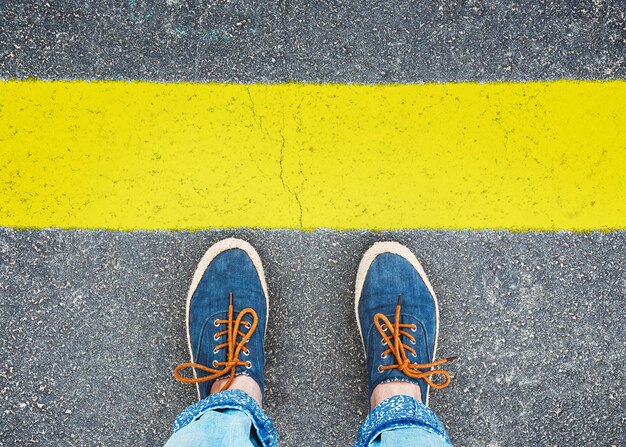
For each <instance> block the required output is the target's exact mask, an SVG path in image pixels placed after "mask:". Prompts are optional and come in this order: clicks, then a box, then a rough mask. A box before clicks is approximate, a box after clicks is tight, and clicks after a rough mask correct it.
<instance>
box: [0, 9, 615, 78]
mask: <svg viewBox="0 0 626 447" xmlns="http://www.w3.org/2000/svg"><path fill="white" fill-rule="evenodd" d="M28 77H35V78H44V79H66V78H67V79H146V80H156V81H181V80H193V81H232V82H245V83H251V82H284V81H289V80H295V81H305V82H341V83H381V82H382V83H387V82H401V83H404V82H410V83H413V82H429V81H441V82H445V81H494V80H506V81H519V80H534V79H539V80H544V79H559V78H574V79H620V78H624V77H626V2H624V0H611V1H599V0H593V1H592V0H586V1H538V0H521V1H513V0H502V1H496V0H487V1H477V0H468V1H462V2H461V1H456V0H436V1H425V2H417V1H407V0H400V1H391V2H386V1H379V0H353V1H338V2H336V1H321V2H320V1H318V2H312V1H308V0H291V1H287V0H282V1H267V0H253V1H216V0H209V1H191V0H157V1H141V0H130V1H124V2H122V1H112V0H98V1H95V0H73V1H69V0H66V1H50V2H42V1H39V0H30V1H8V0H0V78H4V79H7V78H28Z"/></svg>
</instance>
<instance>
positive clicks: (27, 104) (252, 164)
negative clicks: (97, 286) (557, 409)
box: [0, 81, 626, 231]
mask: <svg viewBox="0 0 626 447" xmlns="http://www.w3.org/2000/svg"><path fill="white" fill-rule="evenodd" d="M625 172H626V82H624V81H613V82H582V81H559V82H535V83H522V84H512V83H495V84H475V83H461V84H438V85H437V84H427V85H384V86H383V85H378V86H363V85H315V84H279V85H249V86H246V85H237V84H188V83H180V84H178V83H177V84H157V83H146V82H132V83H127V82H84V81H76V82H65V81H54V82H44V81H6V82H0V225H2V226H10V227H17V228H42V227H62V228H107V229H124V230H132V229H201V228H218V227H242V226H250V227H264V228H276V227H284V228H305V229H311V228H319V227H330V228H336V229H353V228H367V229H396V228H442V229H464V228H469V229H483V228H495V229H499V228H505V229H511V230H559V229H570V230H583V231H584V230H593V229H600V230H615V229H623V228H625V227H626V196H625V193H624V191H625V189H624V186H625V184H624V173H625Z"/></svg>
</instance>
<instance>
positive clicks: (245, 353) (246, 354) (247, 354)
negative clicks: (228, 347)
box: [241, 350, 250, 357]
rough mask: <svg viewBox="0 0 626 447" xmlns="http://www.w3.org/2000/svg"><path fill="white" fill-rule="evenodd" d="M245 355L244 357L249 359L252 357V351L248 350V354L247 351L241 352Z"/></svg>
mask: <svg viewBox="0 0 626 447" xmlns="http://www.w3.org/2000/svg"><path fill="white" fill-rule="evenodd" d="M241 352H242V353H243V355H245V356H246V357H248V356H249V355H250V350H248V352H246V351H241Z"/></svg>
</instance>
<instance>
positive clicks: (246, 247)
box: [185, 237, 270, 400]
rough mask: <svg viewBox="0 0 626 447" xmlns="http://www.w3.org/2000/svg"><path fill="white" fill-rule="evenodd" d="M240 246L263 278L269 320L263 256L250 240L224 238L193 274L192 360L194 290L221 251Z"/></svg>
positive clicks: (211, 248)
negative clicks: (261, 256)
mask: <svg viewBox="0 0 626 447" xmlns="http://www.w3.org/2000/svg"><path fill="white" fill-rule="evenodd" d="M235 248H238V249H240V250H243V251H244V252H245V253H246V254H247V255H248V257H249V258H250V259H251V260H252V263H253V264H254V267H255V268H256V271H257V273H258V274H259V279H260V280H261V287H262V288H263V294H264V295H265V304H266V309H267V312H266V318H265V321H266V322H267V321H268V317H269V311H270V300H269V295H268V293H267V282H266V281H265V274H264V273H263V265H262V264H261V258H260V256H259V254H258V253H257V252H256V250H255V249H254V247H253V246H252V245H250V244H249V243H248V242H246V241H244V240H241V239H236V238H232V237H231V238H228V239H223V240H221V241H219V242H216V243H215V244H213V245H211V247H209V249H208V250H207V251H206V253H205V254H204V256H202V259H200V262H199V263H198V267H197V268H196V271H195V273H194V274H193V278H192V280H191V286H189V292H187V310H186V320H185V323H186V328H187V344H188V345H189V356H190V357H191V361H192V362H195V359H194V358H193V349H192V347H191V334H190V333H189V309H190V307H191V298H192V297H193V294H194V292H195V291H196V289H197V288H198V284H200V281H201V280H202V276H203V275H204V272H205V271H206V269H207V267H208V266H209V264H210V263H211V261H213V259H215V258H216V257H217V256H218V255H219V254H220V253H223V252H225V251H227V250H232V249H235ZM265 331H266V332H267V324H266V325H265ZM193 376H194V377H195V378H197V377H198V376H197V375H196V370H195V368H193ZM196 390H197V391H198V400H200V385H199V384H197V383H196Z"/></svg>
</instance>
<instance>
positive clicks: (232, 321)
mask: <svg viewBox="0 0 626 447" xmlns="http://www.w3.org/2000/svg"><path fill="white" fill-rule="evenodd" d="M228 299H229V304H228V319H226V320H216V321H215V325H216V326H219V325H222V324H225V325H227V328H226V329H224V330H223V331H219V332H216V333H215V339H216V340H217V339H218V338H219V337H221V336H223V335H226V336H227V340H226V342H225V343H222V344H219V345H217V346H216V347H215V349H214V350H213V352H214V353H215V354H217V351H219V350H220V349H224V348H227V349H228V351H227V353H226V360H225V361H223V362H217V361H213V363H212V365H213V366H214V367H213V368H211V367H209V366H205V365H201V364H199V363H194V362H186V363H181V364H180V365H178V366H177V367H176V369H174V377H175V378H176V380H178V381H180V382H183V383H201V382H208V381H211V380H215V379H219V378H220V377H224V376H226V375H227V374H229V376H228V380H226V382H225V383H224V385H223V386H222V388H221V390H220V391H223V390H225V389H228V387H229V386H230V385H231V384H232V383H233V380H235V376H236V372H237V367H238V366H245V367H247V368H250V367H251V366H252V364H251V363H250V362H249V361H243V360H241V359H240V358H239V354H240V353H241V352H243V353H244V354H246V355H247V354H248V352H249V350H248V348H246V347H245V344H246V343H247V342H248V340H249V339H250V337H252V334H253V333H254V331H255V329H256V327H257V324H258V322H259V317H258V315H257V313H256V312H255V310H254V309H252V308H251V307H247V308H245V309H243V310H242V311H241V312H239V314H238V315H237V318H235V317H234V310H233V309H234V308H233V293H232V292H230V294H229V297H228ZM246 315H251V316H252V323H250V322H248V321H246V320H244V319H243V318H244V317H245V316H246ZM240 326H244V327H245V328H246V329H248V330H247V331H246V332H243V331H241V330H240ZM237 337H241V340H240V341H237ZM218 367H222V368H221V369H218ZM185 368H194V369H199V370H201V371H204V372H206V373H207V374H208V375H207V376H204V377H196V375H195V374H194V377H183V376H182V375H181V374H180V371H182V370H183V369H185Z"/></svg>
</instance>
